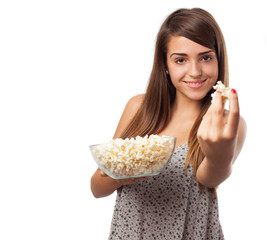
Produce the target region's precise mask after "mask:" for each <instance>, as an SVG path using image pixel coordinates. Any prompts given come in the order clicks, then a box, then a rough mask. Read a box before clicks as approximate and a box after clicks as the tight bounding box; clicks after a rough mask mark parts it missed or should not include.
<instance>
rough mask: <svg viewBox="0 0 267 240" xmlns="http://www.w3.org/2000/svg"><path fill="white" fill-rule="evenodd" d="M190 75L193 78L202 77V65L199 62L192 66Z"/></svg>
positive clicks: (192, 63) (194, 62) (193, 63)
mask: <svg viewBox="0 0 267 240" xmlns="http://www.w3.org/2000/svg"><path fill="white" fill-rule="evenodd" d="M189 75H190V77H192V78H198V77H200V76H201V75H202V68H201V64H200V63H198V62H197V61H193V62H191V64H190V69H189Z"/></svg>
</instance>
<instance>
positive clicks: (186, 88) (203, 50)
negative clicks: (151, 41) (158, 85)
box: [167, 36, 219, 101]
mask: <svg viewBox="0 0 267 240" xmlns="http://www.w3.org/2000/svg"><path fill="white" fill-rule="evenodd" d="M167 66H168V72H169V75H170V78H171V81H172V83H173V85H174V86H175V88H176V92H177V97H178V98H187V99H190V100H193V101H200V100H202V99H203V98H204V97H205V96H206V95H207V93H208V92H209V91H210V89H211V88H212V86H213V85H215V83H216V81H217V78H218V71H219V70H218V61H217V56H216V53H215V51H214V50H212V49H209V48H207V47H204V46H202V45H200V44H198V43H196V42H193V41H191V40H189V39H188V38H185V37H182V36H172V37H171V38H170V41H169V43H168V52H167Z"/></svg>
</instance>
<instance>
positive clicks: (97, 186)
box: [91, 95, 144, 198]
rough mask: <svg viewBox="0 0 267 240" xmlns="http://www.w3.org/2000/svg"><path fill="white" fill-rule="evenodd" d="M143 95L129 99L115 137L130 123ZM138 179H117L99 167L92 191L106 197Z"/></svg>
mask: <svg viewBox="0 0 267 240" xmlns="http://www.w3.org/2000/svg"><path fill="white" fill-rule="evenodd" d="M143 96H144V95H137V96H135V97H132V98H131V99H130V100H129V101H128V103H127V105H126V107H125V109H124V111H123V113H122V116H121V119H120V121H119V124H118V127H117V129H116V132H115V135H114V138H118V137H120V135H121V133H122V132H123V130H124V129H125V128H126V127H127V125H128V124H129V123H130V121H131V120H132V118H133V117H134V115H135V114H136V112H137V111H138V109H139V107H140V105H141V103H142V101H143ZM141 179H142V178H141ZM138 180H140V178H134V179H133V178H132V179H124V180H116V179H113V178H111V177H109V176H107V175H106V174H104V173H103V172H102V171H101V170H100V169H97V170H96V172H95V173H94V174H93V176H92V178H91V191H92V193H93V195H94V196H95V197H96V198H101V197H106V196H108V195H110V194H112V193H113V192H114V191H115V190H117V189H118V188H120V187H121V186H123V185H127V184H134V183H135V182H136V181H138Z"/></svg>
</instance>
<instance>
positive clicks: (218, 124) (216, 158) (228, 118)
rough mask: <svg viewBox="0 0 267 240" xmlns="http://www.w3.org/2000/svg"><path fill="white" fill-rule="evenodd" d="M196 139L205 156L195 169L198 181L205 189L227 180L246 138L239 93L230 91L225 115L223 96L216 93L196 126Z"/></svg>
mask: <svg viewBox="0 0 267 240" xmlns="http://www.w3.org/2000/svg"><path fill="white" fill-rule="evenodd" d="M197 136H198V140H199V144H200V147H201V150H202V151H203V153H204V154H205V158H204V159H203V161H202V163H201V164H200V165H199V167H198V170H197V174H196V177H197V180H198V181H199V182H200V183H201V184H202V185H204V186H206V187H208V188H213V187H217V186H218V185H219V184H220V183H222V182H223V181H224V180H226V179H227V178H228V177H229V176H230V174H231V170H232V165H233V163H234V161H235V160H236V158H237V157H238V155H239V153H240V151H241V149H242V147H243V144H244V141H245V137H246V123H245V120H244V119H243V118H242V117H240V114H239V104H238V96H237V93H236V92H235V90H232V91H231V93H230V96H229V112H228V113H227V114H225V111H224V106H223V99H222V96H221V93H220V92H217V94H216V95H215V99H214V102H213V104H211V106H210V108H209V109H208V111H207V113H206V114H205V116H204V117H203V120H202V122H201V124H200V126H199V129H198V134H197Z"/></svg>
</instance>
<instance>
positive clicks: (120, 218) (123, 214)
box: [109, 144, 224, 240]
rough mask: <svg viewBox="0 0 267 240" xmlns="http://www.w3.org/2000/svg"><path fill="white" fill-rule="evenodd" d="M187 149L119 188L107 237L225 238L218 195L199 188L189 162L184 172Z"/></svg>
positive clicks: (113, 239)
mask: <svg viewBox="0 0 267 240" xmlns="http://www.w3.org/2000/svg"><path fill="white" fill-rule="evenodd" d="M187 149H188V147H187V144H184V145H181V146H179V147H177V148H176V149H175V152H174V154H173V156H172V159H171V160H170V162H169V164H168V166H167V167H166V168H165V169H164V170H163V171H162V172H161V174H159V175H157V176H154V177H149V178H148V179H145V180H141V181H138V182H137V183H135V184H133V185H127V186H123V187H122V188H120V189H118V191H117V199H116V203H115V208H114V213H113V219H112V223H111V230H110V236H109V240H119V239H120V240H121V239H122V240H126V239H127V240H141V239H144V240H152V239H153V240H154V239H156V240H161V239H162V240H172V239H175V240H179V239H182V240H186V239H188V240H189V239H190V240H195V239H196V240H200V239H203V240H204V239H205V240H207V239H224V237H223V233H222V229H221V225H220V221H219V216H218V202H217V198H216V197H215V196H214V195H213V194H212V193H210V192H209V191H208V190H205V191H203V192H201V191H200V190H199V187H198V182H197V180H196V177H195V176H194V174H193V170H192V167H191V166H189V167H188V171H187V174H185V172H184V165H185V157H186V154H187Z"/></svg>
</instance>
